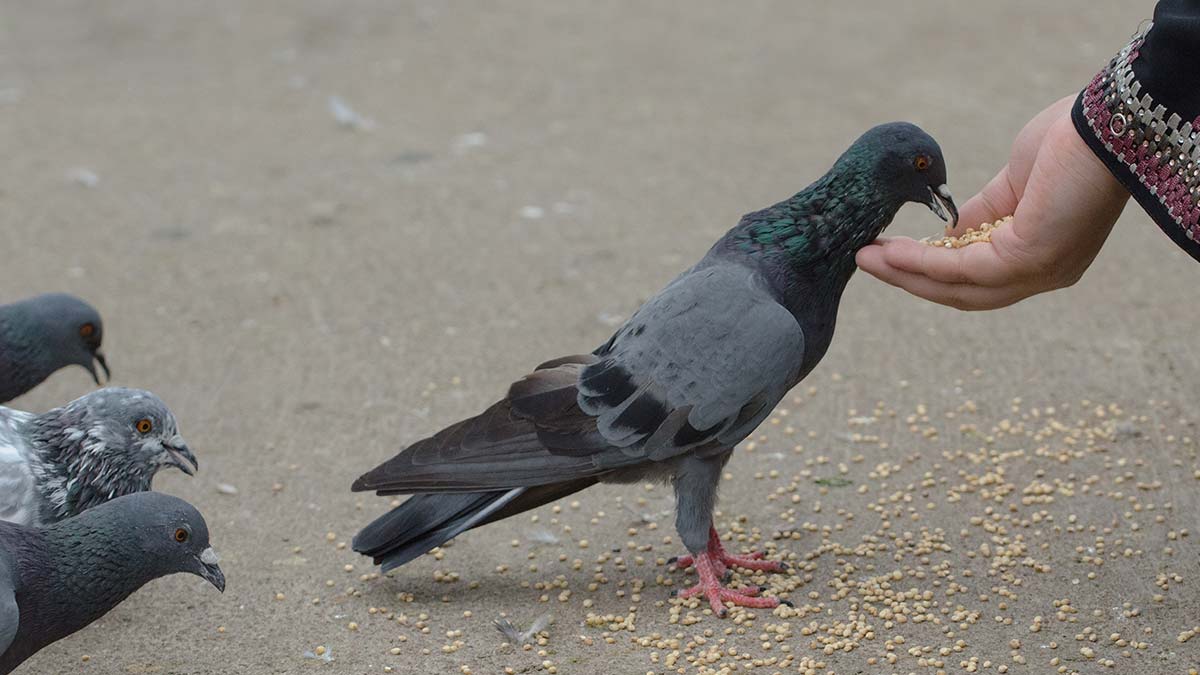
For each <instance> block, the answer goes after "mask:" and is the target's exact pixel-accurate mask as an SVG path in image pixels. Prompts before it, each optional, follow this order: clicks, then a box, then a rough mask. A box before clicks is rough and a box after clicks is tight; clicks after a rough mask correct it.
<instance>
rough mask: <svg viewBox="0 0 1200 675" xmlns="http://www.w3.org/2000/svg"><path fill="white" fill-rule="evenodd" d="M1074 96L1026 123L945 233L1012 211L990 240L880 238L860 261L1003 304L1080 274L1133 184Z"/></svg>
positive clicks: (875, 270)
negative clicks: (1107, 161)
mask: <svg viewBox="0 0 1200 675" xmlns="http://www.w3.org/2000/svg"><path fill="white" fill-rule="evenodd" d="M1073 102H1074V96H1068V97H1066V98H1063V99H1062V100H1060V101H1058V102H1056V103H1054V104H1053V105H1051V106H1050V107H1048V108H1046V109H1045V110H1043V111H1042V112H1040V113H1038V115H1037V116H1036V117H1034V118H1033V119H1032V120H1030V122H1029V124H1027V125H1025V128H1024V129H1022V130H1021V133H1020V134H1018V135H1017V138H1016V140H1015V141H1014V142H1013V146H1012V153H1011V155H1010V156H1009V160H1008V164H1006V165H1005V166H1004V168H1002V169H1000V173H998V174H996V177H995V178H993V179H992V180H991V182H989V183H988V184H987V185H986V186H984V188H983V190H981V191H980V192H979V194H977V195H975V196H974V197H972V198H971V199H970V200H968V201H967V203H966V204H963V207H962V210H961V214H960V217H959V220H958V226H957V227H956V228H954V230H952V231H948V232H947V234H951V235H955V236H957V235H961V234H962V233H963V232H965V231H966V230H967V228H968V227H978V226H979V225H980V224H982V223H988V222H993V221H996V220H999V219H1001V218H1003V217H1005V216H1008V215H1012V216H1013V220H1012V222H1011V223H1009V224H1008V225H1005V226H1003V227H1000V228H997V229H995V230H993V231H992V233H991V242H990V243H983V242H980V243H975V244H971V245H968V246H964V247H962V248H957V249H952V248H940V247H934V246H929V245H927V244H924V243H921V242H918V241H914V240H912V239H909V238H907V237H896V238H881V239H879V240H877V241H876V242H875V243H873V244H871V245H868V246H866V247H864V248H863V249H862V250H860V251H859V252H858V255H857V258H856V260H857V262H858V266H859V267H861V268H862V269H864V270H866V271H867V272H868V273H870V274H871V275H873V276H875V277H877V278H878V279H880V280H882V281H885V282H887V283H889V284H892V285H893V286H898V287H900V288H903V289H904V290H906V291H908V292H909V293H912V294H913V295H916V296H919V297H922V298H925V299H927V300H932V301H933V302H938V303H941V304H943V305H949V306H950V307H955V308H957V309H962V310H983V309H997V308H999V307H1005V306H1008V305H1011V304H1013V303H1015V302H1018V301H1020V300H1024V299H1025V298H1028V297H1030V296H1033V295H1037V294H1038V293H1043V292H1045V291H1050V290H1055V289H1058V288H1065V287H1067V286H1070V285H1072V284H1074V283H1075V282H1076V281H1078V280H1079V278H1080V277H1081V276H1083V272H1084V270H1086V269H1087V267H1088V265H1090V264H1091V263H1092V260H1093V259H1095V257H1096V254H1097V253H1099V252H1100V247H1101V246H1103V245H1104V240H1105V239H1106V238H1108V234H1109V232H1111V231H1112V227H1113V224H1114V223H1115V222H1116V221H1117V217H1118V216H1120V215H1121V210H1122V209H1124V208H1125V202H1126V200H1128V199H1129V193H1128V192H1127V191H1126V190H1125V188H1124V187H1122V186H1121V184H1120V183H1118V182H1117V180H1116V179H1115V178H1113V176H1112V174H1111V173H1109V171H1108V169H1107V168H1106V167H1105V166H1104V164H1103V163H1101V161H1100V160H1099V158H1097V157H1096V156H1095V155H1094V154H1093V153H1092V151H1091V150H1090V149H1089V148H1088V147H1087V145H1086V144H1084V142H1083V139H1081V138H1080V137H1079V133H1078V132H1077V131H1076V130H1075V127H1074V125H1073V124H1072V122H1071V105H1072V103H1073Z"/></svg>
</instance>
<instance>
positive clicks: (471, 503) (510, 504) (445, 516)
mask: <svg viewBox="0 0 1200 675" xmlns="http://www.w3.org/2000/svg"><path fill="white" fill-rule="evenodd" d="M595 483H596V479H595V478H582V479H579V480H574V481H567V482H564V483H555V484H551V485H539V486H536V487H527V488H514V489H511V490H497V491H492V492H467V493H424V494H417V495H413V496H412V497H410V498H409V499H408V500H407V501H405V502H404V503H403V504H401V505H400V506H397V507H396V508H394V509H392V510H391V511H388V512H387V513H385V514H383V515H382V516H380V517H378V518H376V519H375V520H374V521H372V522H371V524H369V525H367V526H366V527H364V528H363V529H362V530H361V531H360V532H359V533H358V534H357V535H355V537H354V550H355V551H358V552H359V553H362V554H363V555H369V556H371V557H372V558H374V559H375V564H377V565H382V566H383V571H384V572H387V571H388V570H391V569H395V568H397V567H399V566H401V565H403V564H405V563H407V562H409V561H412V560H414V559H416V558H418V557H420V556H421V555H423V554H425V553H428V552H429V551H431V550H433V549H434V548H436V547H438V546H441V545H442V544H444V543H446V542H448V541H450V540H451V539H453V538H455V537H457V536H458V535H459V534H462V533H463V532H466V531H467V530H470V529H472V528H475V527H479V526H480V525H486V524H488V523H492V522H495V521H497V520H502V519H504V518H507V517H509V516H514V515H516V514H518V513H521V512H523V511H528V510H529V509H532V508H536V507H538V506H541V505H543V504H548V503H550V502H552V501H555V500H557V499H561V498H562V497H565V496H567V495H569V494H572V493H574V492H578V491H579V490H582V489H584V488H586V487H589V486H591V485H593V484H595Z"/></svg>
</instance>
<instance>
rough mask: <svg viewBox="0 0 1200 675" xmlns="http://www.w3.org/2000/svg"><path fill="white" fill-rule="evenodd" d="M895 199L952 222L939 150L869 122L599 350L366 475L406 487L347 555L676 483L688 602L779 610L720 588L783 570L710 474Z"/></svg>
mask: <svg viewBox="0 0 1200 675" xmlns="http://www.w3.org/2000/svg"><path fill="white" fill-rule="evenodd" d="M906 202H918V203H922V204H925V205H927V206H928V207H929V208H930V209H932V210H933V211H934V212H935V213H936V214H937V215H939V216H940V217H941V218H942V219H943V220H949V219H951V218H953V219H954V220H955V221H957V219H958V212H957V209H955V206H954V201H953V200H952V199H951V198H950V192H949V190H948V189H947V188H946V165H945V163H944V161H943V159H942V152H941V149H940V148H939V147H938V145H937V143H936V142H935V141H934V140H933V139H932V138H930V137H929V135H928V134H926V133H925V132H924V131H922V130H921V129H919V128H917V127H916V126H913V125H912V124H907V123H892V124H885V125H882V126H878V127H875V128H873V129H871V130H869V131H867V132H866V133H865V134H863V135H862V137H860V138H859V139H858V140H857V141H855V142H854V144H853V145H851V146H850V148H849V149H848V150H847V151H846V152H845V153H844V154H843V155H842V156H841V157H840V158H839V159H838V160H837V162H836V163H835V164H834V166H833V168H832V169H830V171H829V173H827V174H825V175H824V176H823V177H821V178H820V179H818V180H817V181H816V182H815V183H813V184H812V185H810V186H808V187H807V188H805V189H804V190H803V191H802V192H800V193H798V194H796V195H795V196H793V197H792V198H790V199H788V200H786V201H783V202H780V203H778V204H776V205H774V206H771V207H768V208H766V209H763V210H761V211H756V212H754V213H750V214H748V215H746V216H744V217H743V218H742V219H741V222H739V223H738V225H737V226H736V227H734V228H733V229H732V230H730V231H729V232H728V233H727V234H726V235H725V236H724V237H722V238H721V240H720V241H718V242H717V243H716V244H715V245H714V246H713V247H712V249H710V250H709V252H708V254H707V255H705V256H704V258H703V259H701V260H700V262H699V263H697V264H696V265H695V266H693V267H692V268H691V269H689V270H687V271H686V272H684V273H683V274H681V275H680V276H679V277H677V278H676V279H675V280H674V281H672V282H671V283H670V284H668V285H667V287H666V288H664V289H663V290H662V291H660V292H659V293H658V294H657V295H655V296H654V297H652V298H650V299H649V300H648V301H647V302H646V303H645V304H644V305H642V307H641V308H640V309H638V310H637V312H635V313H634V315H633V316H632V317H631V318H630V319H629V320H628V321H627V322H626V323H625V325H624V326H622V327H621V328H620V329H619V330H618V331H617V332H616V334H615V335H613V336H612V338H610V339H609V340H608V342H606V343H604V344H603V345H602V346H601V347H600V348H599V349H596V350H595V351H594V352H592V353H591V354H586V355H580V356H567V357H565V358H559V359H555V360H553V361H548V362H546V363H543V364H542V365H540V366H538V367H537V369H536V370H534V372H532V373H531V374H529V375H526V376H525V378H524V379H522V380H520V381H518V382H516V383H515V384H513V385H512V386H511V387H510V388H509V390H508V395H507V396H506V397H505V398H504V399H503V400H502V401H500V402H499V403H496V404H495V405H493V406H492V407H490V408H488V409H487V410H486V411H484V412H483V413H482V414H481V415H479V416H478V417H473V418H471V419H468V420H464V421H462V422H458V423H457V424H453V425H451V426H449V427H447V428H446V429H444V430H442V431H441V432H439V433H437V434H435V435H434V436H433V437H431V438H427V439H425V440H422V441H418V442H416V443H414V444H412V445H411V446H409V447H408V448H406V449H405V450H403V451H402V452H401V453H400V454H398V455H396V456H395V457H394V458H392V459H390V460H388V461H386V462H384V463H383V464H382V465H380V466H378V467H376V468H375V469H373V470H371V471H370V472H368V473H366V474H365V475H363V476H361V477H360V478H359V479H358V480H357V481H355V482H354V485H353V489H354V490H356V491H357V490H374V491H376V492H377V493H378V494H380V495H398V494H412V495H414V496H413V497H411V498H410V499H409V500H407V501H406V502H404V503H403V504H401V505H400V506H398V507H396V508H395V509H393V510H392V511H390V512H389V513H386V514H384V515H383V516H381V517H379V518H378V519H376V520H375V521H374V522H372V523H371V524H369V525H367V527H365V528H364V529H363V530H362V531H361V532H359V533H358V535H357V536H356V537H355V538H354V549H355V550H356V551H358V552H360V553H363V554H366V555H369V556H372V557H374V559H375V562H376V563H378V564H381V565H383V569H384V570H385V571H386V570H388V569H391V568H394V567H397V566H399V565H403V564H404V563H406V562H408V561H410V560H412V559H413V558H416V557H417V556H419V555H421V554H423V553H425V552H427V551H429V550H430V549H432V548H433V547H435V546H439V545H441V544H443V543H445V542H446V541H448V540H450V539H451V538H453V537H454V536H456V535H458V534H459V533H461V532H463V531H465V530H469V529H471V528H474V527H478V526H480V525H485V524H487V523H491V522H494V521H496V520H499V519H501V518H507V517H509V516H512V515H514V514H517V513H520V512H522V511H525V510H527V509H531V508H534V507H537V506H540V505H542V504H545V503H547V502H550V501H552V500H555V499H559V498H561V497H564V496H566V495H569V494H571V493H573V492H576V491H578V490H581V489H583V488H586V487H588V486H591V485H593V484H595V483H597V482H618V483H619V482H630V481H644V480H655V479H658V480H664V481H669V482H671V483H672V484H673V485H674V488H675V496H676V521H675V526H676V529H677V531H678V532H679V536H680V538H681V539H682V541H683V544H684V546H685V547H687V549H688V551H689V552H690V553H691V555H690V556H686V557H684V558H680V559H679V560H678V564H679V566H681V567H682V566H686V565H691V564H695V566H696V568H697V573H698V576H699V583H698V584H697V585H696V586H695V587H693V588H690V589H687V590H685V591H683V592H682V593H681V595H683V596H685V597H687V596H692V595H703V597H705V598H706V599H707V600H708V601H709V603H710V604H711V606H712V609H713V611H714V612H716V613H717V614H718V615H724V614H725V606H724V603H725V602H731V603H733V604H735V605H742V606H750V607H774V606H776V605H777V604H779V600H778V599H776V598H766V597H757V595H758V593H759V590H760V589H758V588H750V589H742V590H733V589H729V588H725V587H723V586H722V585H721V579H722V578H723V576H724V574H725V572H726V570H727V569H728V568H729V567H730V566H737V567H742V568H749V569H756V570H764V571H777V570H781V569H783V566H782V565H781V564H780V563H776V562H771V561H766V560H761V559H760V558H761V555H759V554H750V555H732V554H730V553H728V552H726V551H725V549H724V547H723V546H722V543H721V540H720V538H719V537H718V536H717V532H716V530H715V529H714V528H713V525H712V511H713V507H714V503H715V502H716V499H717V482H718V481H719V480H720V478H721V470H722V467H723V466H724V465H725V463H726V462H727V461H728V460H729V457H730V454H731V453H732V451H733V448H734V446H735V445H737V444H738V443H739V442H740V441H741V440H742V439H744V438H746V437H747V436H748V435H750V433H751V432H753V431H754V429H755V427H757V426H758V425H759V423H760V422H762V421H763V420H764V419H765V418H766V417H767V415H769V414H770V412H771V410H772V409H773V408H774V407H775V405H776V404H777V403H779V401H780V400H781V399H782V398H783V397H784V395H785V394H786V393H787V391H788V390H789V389H791V388H792V387H793V386H795V385H796V384H797V383H798V382H800V380H802V379H803V378H804V376H805V375H807V374H808V373H809V371H811V370H812V369H813V367H815V366H816V365H817V362H818V361H820V360H821V357H822V356H824V354H825V350H826V349H827V348H828V347H829V343H830V340H831V339H832V338H833V327H834V321H835V319H836V318H837V309H838V302H839V300H840V299H841V296H842V291H843V290H844V289H845V287H846V283H847V282H848V281H849V279H850V276H851V275H852V274H853V273H854V270H855V269H856V268H855V263H854V254H855V252H856V251H857V250H858V249H860V248H861V247H863V246H865V245H866V244H868V243H870V242H871V241H872V240H874V239H875V238H876V237H877V236H878V235H879V234H880V233H881V232H882V231H883V229H884V228H885V227H886V226H887V225H888V223H890V222H891V220H892V218H893V217H894V216H895V215H896V212H897V211H898V210H899V209H900V207H901V206H902V205H904V204H905V203H906ZM947 209H948V210H949V214H947Z"/></svg>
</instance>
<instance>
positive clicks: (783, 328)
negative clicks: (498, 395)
mask: <svg viewBox="0 0 1200 675" xmlns="http://www.w3.org/2000/svg"><path fill="white" fill-rule="evenodd" d="M803 354H804V334H803V331H802V330H801V329H800V326H799V324H798V323H797V322H796V320H795V318H794V317H792V315H791V314H790V313H789V312H788V311H787V309H785V308H784V307H782V306H781V305H779V304H778V303H777V302H776V301H775V300H774V298H773V296H772V294H771V293H770V291H769V290H768V287H767V285H766V283H765V281H764V280H763V279H762V278H761V276H760V275H758V274H757V273H756V272H755V271H754V270H751V269H749V268H746V267H743V266H741V265H734V264H714V265H709V266H707V267H705V268H694V269H692V270H690V271H688V272H686V273H684V274H683V275H682V276H680V277H679V278H677V279H676V280H675V281H674V282H672V283H671V284H670V285H669V286H667V287H666V288H665V289H663V291H662V292H660V293H659V294H658V295H656V296H655V297H654V298H652V299H651V300H649V301H648V302H647V303H646V304H645V305H644V306H643V307H642V308H641V309H639V310H638V312H637V313H635V314H634V316H633V317H632V318H630V320H629V321H628V322H627V323H626V324H625V325H624V326H623V327H622V328H621V329H620V330H619V331H618V332H617V333H616V335H614V336H613V337H612V339H610V340H609V341H608V342H607V343H606V344H605V345H604V346H603V347H601V348H600V349H598V350H596V352H595V353H594V354H591V355H581V356H570V357H565V358H562V359H556V360H554V361H549V362H547V363H544V364H542V365H541V366H539V367H538V368H537V369H536V370H535V371H534V372H532V373H530V374H529V375H528V376H526V377H525V378H523V379H522V380H520V381H518V382H516V383H514V384H513V385H512V386H511V387H510V388H509V392H508V396H507V397H506V398H505V399H503V400H502V401H500V402H498V403H496V404H495V405H493V406H491V407H490V408H488V409H487V410H486V411H485V412H484V413H482V414H481V415H479V416H477V417H473V418H470V419H467V420H464V421H462V422H459V423H457V424H454V425H451V426H450V427H447V428H446V429H444V430H442V431H441V432H439V433H437V434H435V435H434V436H432V437H431V438H427V439H425V440H422V441H418V442H417V443H414V444H413V445H411V446H409V447H408V448H406V449H405V450H404V451H402V452H401V453H400V454H398V455H396V456H395V457H393V458H392V459H390V460H388V461H387V462H385V463H384V464H382V465H380V466H378V467H376V468H375V469H373V470H372V471H370V472H368V473H367V474H364V475H363V476H362V477H360V478H359V479H358V480H357V481H355V483H354V488H353V489H355V490H375V491H377V492H379V493H380V494H405V493H415V492H454V491H478V490H495V489H500V488H514V487H530V486H535V485H548V484H553V483H558V482H562V481H569V480H576V479H580V478H584V477H590V476H599V475H602V474H604V473H607V472H610V471H613V470H616V469H625V468H628V467H631V466H636V465H638V464H648V463H655V462H659V461H662V460H665V459H669V458H671V457H674V456H677V455H680V454H682V453H684V452H686V451H688V450H690V449H694V448H698V447H701V446H706V445H709V446H717V447H719V448H721V449H722V450H723V449H725V448H728V447H732V445H733V444H736V443H737V442H738V441H740V440H741V439H742V438H744V437H745V436H746V435H747V434H748V433H749V432H750V431H751V430H753V429H754V427H755V426H757V425H758V423H759V422H761V421H762V419H763V418H764V417H765V416H766V415H767V414H769V412H770V410H771V408H773V407H774V405H775V404H776V403H777V402H778V401H779V399H780V398H781V397H782V396H783V394H784V393H786V391H787V389H788V387H789V386H790V385H791V383H792V380H793V378H794V376H795V374H796V373H797V372H798V370H799V367H800V363H801V362H802V360H803Z"/></svg>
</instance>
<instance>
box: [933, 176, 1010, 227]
mask: <svg viewBox="0 0 1200 675" xmlns="http://www.w3.org/2000/svg"><path fill="white" fill-rule="evenodd" d="M1016 210H1017V195H1016V193H1015V192H1013V189H1012V183H1011V182H1010V181H1009V176H1008V165H1007V164H1005V165H1004V168H1003V169H1000V173H998V174H996V176H995V177H994V178H992V180H990V181H988V184H987V185H985V186H983V189H982V190H980V191H979V194H977V195H975V196H974V197H971V198H970V199H968V200H967V202H966V203H965V204H963V205H962V208H961V209H959V211H958V224H957V225H956V226H955V227H954V228H952V229H951V228H947V229H946V234H947V235H950V236H955V237H957V236H960V235H962V234H963V233H964V232H966V231H967V230H968V229H978V228H979V226H980V225H982V224H983V223H992V222H995V221H997V220H1000V219H1001V218H1003V217H1005V216H1011V215H1012V214H1013V213H1014V212H1015V211H1016Z"/></svg>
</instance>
